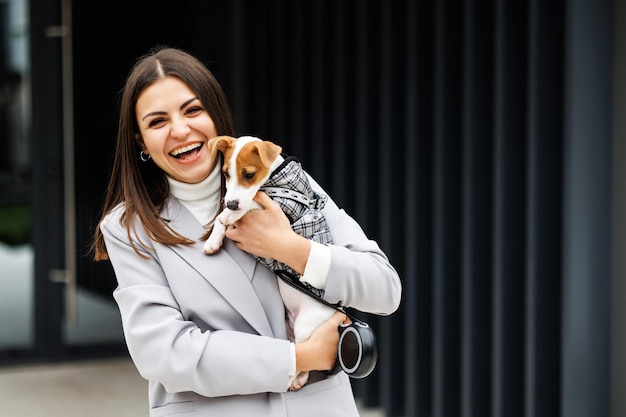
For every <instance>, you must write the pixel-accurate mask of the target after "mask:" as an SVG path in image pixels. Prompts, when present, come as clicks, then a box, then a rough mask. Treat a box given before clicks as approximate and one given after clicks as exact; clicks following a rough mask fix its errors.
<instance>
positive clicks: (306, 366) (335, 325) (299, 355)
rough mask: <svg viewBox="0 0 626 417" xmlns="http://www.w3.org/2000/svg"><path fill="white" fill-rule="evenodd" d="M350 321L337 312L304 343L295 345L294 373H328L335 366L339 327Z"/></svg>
mask: <svg viewBox="0 0 626 417" xmlns="http://www.w3.org/2000/svg"><path fill="white" fill-rule="evenodd" d="M350 322H351V320H350V319H349V318H348V317H347V316H346V315H345V314H344V313H342V312H341V311H337V312H336V313H335V314H333V315H332V316H331V317H330V318H329V319H328V320H326V321H325V322H324V323H322V324H320V326H319V327H318V328H317V329H315V330H314V331H313V333H311V336H310V337H309V339H308V340H307V341H306V342H301V343H297V344H296V371H328V370H331V369H332V368H333V367H334V366H335V362H336V361H337V349H338V347H339V325H340V324H342V323H345V324H349V323H350Z"/></svg>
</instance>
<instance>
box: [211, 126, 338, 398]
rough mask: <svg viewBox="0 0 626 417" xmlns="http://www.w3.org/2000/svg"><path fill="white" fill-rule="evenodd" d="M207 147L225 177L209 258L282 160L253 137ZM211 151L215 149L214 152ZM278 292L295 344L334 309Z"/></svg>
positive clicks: (298, 380) (289, 291)
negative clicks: (217, 157)
mask: <svg viewBox="0 0 626 417" xmlns="http://www.w3.org/2000/svg"><path fill="white" fill-rule="evenodd" d="M209 147H210V148H215V149H217V150H219V151H220V152H222V153H223V155H224V163H223V166H222V170H223V172H224V174H225V177H226V194H225V196H224V202H225V207H224V209H223V211H222V212H221V213H220V214H219V215H218V216H217V218H216V221H215V222H214V224H213V230H212V232H211V234H210V236H209V237H208V239H207V241H206V242H205V244H204V247H203V250H204V253H206V254H208V255H210V254H213V253H215V252H217V251H218V250H219V249H220V247H221V246H222V242H223V239H224V236H225V233H226V228H227V227H228V226H229V225H231V224H233V223H234V222H236V221H237V220H239V219H240V218H241V217H242V216H243V215H244V214H246V213H247V212H248V211H250V210H254V209H259V208H261V207H260V206H259V204H258V203H256V202H255V201H254V200H253V198H254V196H255V195H256V193H257V191H258V190H259V189H260V188H261V187H262V186H263V184H264V183H265V182H266V181H267V180H268V178H269V177H270V175H271V174H272V172H273V171H274V170H275V169H276V168H277V167H278V166H280V164H281V163H282V161H283V158H282V156H281V152H282V148H281V147H280V146H278V145H276V144H275V143H273V142H271V141H266V140H261V139H259V138H256V137H253V136H242V137H240V138H233V137H230V136H218V137H216V138H214V139H212V140H211V141H209ZM213 150H214V149H213ZM278 285H279V290H280V293H281V297H282V299H283V303H284V304H285V307H286V309H287V313H288V314H287V317H288V325H289V328H290V330H292V331H293V340H294V341H295V342H296V343H300V342H303V341H305V340H307V339H308V338H309V336H310V335H311V332H313V330H315V329H316V328H317V327H318V326H319V325H320V324H321V323H323V322H324V321H326V320H327V319H328V318H329V317H330V316H331V315H332V314H333V313H334V311H335V310H334V309H332V308H331V307H328V306H325V305H324V304H322V303H320V302H318V301H316V300H315V299H313V298H311V297H310V296H308V295H306V294H304V293H302V292H300V291H298V290H297V289H295V288H292V287H291V286H289V285H288V284H286V283H284V282H283V281H282V279H278ZM308 378H309V373H308V372H298V373H297V374H296V375H295V376H294V377H293V378H292V379H291V380H290V381H289V384H290V388H289V389H290V390H292V391H295V390H298V389H300V388H301V387H302V386H304V384H305V383H306V382H307V381H308Z"/></svg>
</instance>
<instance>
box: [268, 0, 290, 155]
mask: <svg viewBox="0 0 626 417" xmlns="http://www.w3.org/2000/svg"><path fill="white" fill-rule="evenodd" d="M274 3H275V6H274V8H273V11H272V16H271V19H270V21H269V24H268V26H269V32H270V34H269V40H270V41H269V43H270V49H271V50H272V53H271V54H270V56H271V57H272V59H267V60H266V61H265V62H263V65H265V66H267V67H268V68H269V77H270V80H269V81H270V82H269V83H268V86H269V91H271V93H269V95H268V97H265V100H266V102H267V107H268V108H269V109H270V110H269V112H270V114H269V117H270V119H269V120H270V122H271V125H270V129H269V131H268V132H267V134H268V136H267V137H265V138H263V139H268V140H272V141H275V142H278V144H279V145H281V146H282V147H283V150H285V151H287V150H288V149H286V147H287V142H286V137H287V129H288V120H289V119H288V118H287V117H285V115H286V113H287V108H288V107H289V104H288V103H287V97H286V96H287V94H286V91H287V88H288V85H289V83H290V81H291V80H290V79H289V75H290V73H289V71H287V65H288V64H287V62H288V61H287V60H288V56H287V39H289V36H288V34H287V17H286V16H287V13H289V10H290V5H291V4H292V2H290V1H287V0H274Z"/></svg>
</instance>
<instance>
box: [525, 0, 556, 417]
mask: <svg viewBox="0 0 626 417" xmlns="http://www.w3.org/2000/svg"><path fill="white" fill-rule="evenodd" d="M530 11H531V12H530V13H531V14H530V26H529V27H530V30H531V33H530V47H529V51H530V55H529V86H528V90H529V95H528V97H529V103H528V116H529V117H528V121H529V132H528V168H527V172H528V202H527V207H528V222H527V224H528V229H527V236H528V238H527V239H528V241H527V245H526V247H527V271H526V281H527V284H528V285H527V289H526V323H527V324H526V369H525V378H524V379H525V385H526V389H525V394H526V399H525V407H524V408H525V416H527V417H552V416H558V415H561V413H560V404H559V393H560V385H559V376H560V357H559V354H560V334H561V332H560V330H561V325H560V323H561V314H560V311H561V302H560V299H561V297H560V294H561V280H560V279H561V260H562V258H561V253H562V252H561V233H562V224H561V214H562V211H561V210H562V200H561V197H562V190H561V183H562V168H563V162H562V151H563V149H562V148H563V139H562V138H563V99H562V97H563V81H562V80H563V55H564V51H563V46H564V45H563V29H564V17H563V16H564V13H563V2H558V1H553V2H542V1H540V0H532V1H531V7H530Z"/></svg>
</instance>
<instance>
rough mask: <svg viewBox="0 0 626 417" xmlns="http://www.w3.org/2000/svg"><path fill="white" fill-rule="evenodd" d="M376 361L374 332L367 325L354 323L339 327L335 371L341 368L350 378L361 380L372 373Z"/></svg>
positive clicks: (359, 322) (360, 322)
mask: <svg viewBox="0 0 626 417" xmlns="http://www.w3.org/2000/svg"><path fill="white" fill-rule="evenodd" d="M377 359H378V350H377V349H376V338H375V336H374V330H373V329H372V328H371V327H370V326H369V325H368V324H367V323H365V322H362V321H355V322H353V323H351V324H341V325H339V349H338V351H337V362H338V363H337V365H336V366H335V369H337V368H341V369H342V370H343V371H344V372H345V373H346V374H348V376H349V377H350V378H356V379H361V378H365V377H366V376H368V375H369V374H370V373H372V371H373V370H374V367H375V366H376V360H377ZM337 371H338V369H337Z"/></svg>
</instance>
